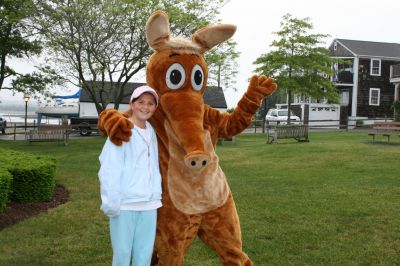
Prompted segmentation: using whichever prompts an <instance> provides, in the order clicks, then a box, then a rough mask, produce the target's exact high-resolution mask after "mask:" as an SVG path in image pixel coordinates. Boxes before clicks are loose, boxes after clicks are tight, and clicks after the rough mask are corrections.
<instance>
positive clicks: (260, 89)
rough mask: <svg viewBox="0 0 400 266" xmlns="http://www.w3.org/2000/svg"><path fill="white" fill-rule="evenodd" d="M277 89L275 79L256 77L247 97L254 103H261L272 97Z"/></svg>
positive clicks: (251, 83)
mask: <svg viewBox="0 0 400 266" xmlns="http://www.w3.org/2000/svg"><path fill="white" fill-rule="evenodd" d="M276 88H277V85H276V83H275V82H274V80H273V79H271V78H268V77H266V76H264V75H262V76H256V75H254V76H253V77H252V78H251V80H250V84H249V87H248V89H247V93H246V96H247V97H248V98H249V99H250V100H252V101H253V102H256V103H259V102H260V101H261V100H262V99H264V98H265V97H267V96H269V95H271V94H272V93H273V92H274V91H275V90H276Z"/></svg>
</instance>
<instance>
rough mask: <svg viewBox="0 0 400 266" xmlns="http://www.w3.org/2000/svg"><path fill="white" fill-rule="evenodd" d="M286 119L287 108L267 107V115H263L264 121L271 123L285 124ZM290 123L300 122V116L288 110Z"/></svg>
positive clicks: (296, 123)
mask: <svg viewBox="0 0 400 266" xmlns="http://www.w3.org/2000/svg"><path fill="white" fill-rule="evenodd" d="M287 119H288V110H287V109H276V108H274V109H269V110H268V113H267V115H266V116H265V121H267V122H268V124H270V125H271V124H272V125H277V124H280V125H286V124H287ZM290 123H291V124H295V125H298V124H300V123H301V120H300V117H298V116H297V115H295V114H294V113H293V112H290Z"/></svg>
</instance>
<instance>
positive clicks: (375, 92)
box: [369, 88, 381, 105]
mask: <svg viewBox="0 0 400 266" xmlns="http://www.w3.org/2000/svg"><path fill="white" fill-rule="evenodd" d="M380 95H381V89H376V88H370V89H369V105H379V98H380Z"/></svg>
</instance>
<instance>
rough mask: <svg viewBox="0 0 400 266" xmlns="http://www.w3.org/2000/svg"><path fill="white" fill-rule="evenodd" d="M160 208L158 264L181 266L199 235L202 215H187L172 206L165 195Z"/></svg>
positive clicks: (162, 265)
mask: <svg viewBox="0 0 400 266" xmlns="http://www.w3.org/2000/svg"><path fill="white" fill-rule="evenodd" d="M163 197H164V199H163V204H164V205H163V207H161V208H160V209H158V220H157V237H156V252H157V255H158V266H181V265H183V262H184V256H185V253H186V251H187V249H188V248H189V246H190V245H191V244H192V242H193V239H194V238H195V237H196V235H197V231H198V228H199V225H200V221H201V215H186V214H184V213H182V212H180V211H178V210H177V209H175V207H174V206H172V202H171V201H170V200H169V199H166V198H167V197H165V195H163Z"/></svg>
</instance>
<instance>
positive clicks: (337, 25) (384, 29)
mask: <svg viewBox="0 0 400 266" xmlns="http://www.w3.org/2000/svg"><path fill="white" fill-rule="evenodd" d="M399 11H400V1H397V0H380V1H372V0H364V1H351V0H335V1H321V0H302V1H299V0H279V1H267V0H247V1H243V0H231V1H230V2H229V3H228V4H226V5H225V6H224V7H223V8H222V10H221V12H220V16H219V18H220V21H221V23H228V24H234V25H236V26H237V30H236V33H235V34H234V36H233V37H232V38H233V39H234V40H235V41H236V42H237V44H238V45H237V50H238V51H239V52H240V57H239V60H238V65H239V66H238V67H239V69H238V72H239V73H238V75H237V79H236V86H235V87H236V89H237V91H236V92H235V91H233V90H225V98H226V101H227V105H228V108H232V107H235V106H236V104H237V102H238V101H239V100H240V98H241V96H242V95H243V93H244V92H245V91H246V89H247V85H248V79H249V78H250V77H251V76H252V75H253V74H254V69H255V68H256V66H255V65H253V62H254V61H255V60H256V58H258V57H259V56H261V55H262V54H264V53H268V52H269V51H270V49H271V48H270V44H271V43H272V41H273V40H275V39H276V38H277V36H276V35H274V34H273V32H276V31H279V29H280V22H281V21H282V17H283V16H284V15H285V14H287V13H289V14H291V15H292V16H293V17H296V18H300V19H302V18H305V17H309V18H310V21H311V23H312V24H313V26H314V30H313V31H312V33H321V34H329V35H330V37H329V38H326V44H325V47H326V48H327V47H328V46H329V44H330V43H331V42H332V40H333V39H334V38H340V39H352V40H362V41H376V42H392V43H400V27H399V26H398V25H399V24H400V22H399V20H398V12H399ZM16 65H18V68H19V69H20V68H21V67H22V68H23V69H24V70H25V71H30V70H32V67H31V63H29V62H24V61H21V62H17V63H16ZM69 93H71V94H72V93H74V91H72V90H71V89H69V90H67V91H66V94H69ZM10 97H11V96H10V93H7V92H5V91H3V90H2V91H1V92H0V100H1V101H3V102H4V100H5V99H9V98H10ZM11 98H12V99H13V100H14V101H21V103H22V104H23V102H22V95H16V96H13V97H11Z"/></svg>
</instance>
